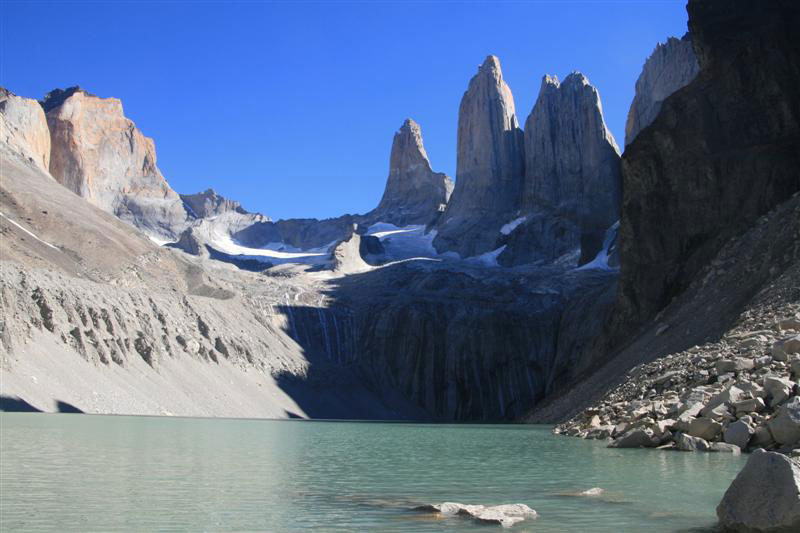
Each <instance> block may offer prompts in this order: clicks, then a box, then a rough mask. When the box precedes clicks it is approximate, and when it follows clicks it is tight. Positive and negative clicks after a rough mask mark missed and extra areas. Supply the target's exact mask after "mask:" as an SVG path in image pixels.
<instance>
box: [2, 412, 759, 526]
mask: <svg viewBox="0 0 800 533" xmlns="http://www.w3.org/2000/svg"><path fill="white" fill-rule="evenodd" d="M744 460H745V459H744V458H740V457H732V456H731V455H728V454H711V453H705V454H702V453H681V452H668V451H654V450H619V449H608V448H605V447H604V446H603V445H602V444H601V443H598V442H588V441H582V440H579V439H573V438H567V437H557V436H554V435H552V434H551V433H550V428H549V427H543V426H522V425H481V426H476V425H429V424H395V423H376V422H369V423H359V422H306V421H269V420H230V419H190V418H158V417H132V416H86V415H45V414H23V413H4V414H2V415H0V528H2V529H3V530H4V531H5V530H7V531H152V530H184V531H185V530H190V531H270V532H283V531H301V530H313V531H397V532H422V531H424V532H428V531H470V530H478V529H482V530H485V531H490V530H498V531H499V530H501V529H500V528H499V527H498V526H487V525H476V524H473V523H471V522H468V521H466V520H465V519H463V518H459V517H450V518H440V517H437V516H435V515H430V514H425V513H420V512H415V511H412V510H411V509H412V508H413V507H414V506H416V505H419V504H424V503H439V502H443V501H455V502H461V503H475V504H487V505H490V504H491V505H493V504H501V503H525V504H527V505H529V506H530V507H532V508H534V509H536V510H537V511H538V512H539V518H538V519H536V520H534V521H529V522H523V523H521V524H517V525H516V526H514V527H513V528H511V531H531V532H533V531H536V532H554V531H593V532H605V531H607V532H611V531H613V532H618V531H648V532H656V531H703V530H705V529H707V528H708V529H710V528H712V527H713V525H714V522H715V517H714V507H715V506H716V504H717V503H718V502H719V500H720V499H721V497H722V494H723V492H724V491H725V488H726V487H727V486H728V484H729V483H730V481H731V480H732V479H733V478H734V477H735V476H736V473H737V472H738V471H739V469H740V468H741V466H742V465H743V463H744ZM593 487H601V488H603V489H605V492H604V493H603V494H602V495H601V496H600V497H586V496H574V495H573V494H575V493H578V492H580V491H583V490H586V489H590V488H593Z"/></svg>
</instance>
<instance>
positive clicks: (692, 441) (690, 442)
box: [675, 433, 711, 452]
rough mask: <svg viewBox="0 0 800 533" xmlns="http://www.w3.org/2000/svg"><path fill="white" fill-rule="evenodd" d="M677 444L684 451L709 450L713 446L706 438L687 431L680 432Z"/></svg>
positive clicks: (676, 440)
mask: <svg viewBox="0 0 800 533" xmlns="http://www.w3.org/2000/svg"><path fill="white" fill-rule="evenodd" d="M675 446H676V447H677V448H678V449H679V450H681V451H683V452H697V451H700V452H707V451H708V450H709V449H710V448H711V447H710V446H709V444H708V442H707V441H706V440H705V439H701V438H699V437H692V436H691V435H687V434H686V433H679V434H678V436H677V438H676V439H675Z"/></svg>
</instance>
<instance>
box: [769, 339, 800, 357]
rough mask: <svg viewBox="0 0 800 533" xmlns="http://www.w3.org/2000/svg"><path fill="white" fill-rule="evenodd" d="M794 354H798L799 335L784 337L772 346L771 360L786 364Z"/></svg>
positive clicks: (799, 352) (799, 351) (799, 349)
mask: <svg viewBox="0 0 800 533" xmlns="http://www.w3.org/2000/svg"><path fill="white" fill-rule="evenodd" d="M794 354H800V335H793V336H791V337H786V338H785V339H781V340H779V341H775V343H774V344H773V345H772V358H773V359H775V360H776V361H783V362H786V361H788V360H789V356H790V355H794Z"/></svg>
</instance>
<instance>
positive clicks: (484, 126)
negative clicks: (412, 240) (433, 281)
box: [435, 56, 524, 256]
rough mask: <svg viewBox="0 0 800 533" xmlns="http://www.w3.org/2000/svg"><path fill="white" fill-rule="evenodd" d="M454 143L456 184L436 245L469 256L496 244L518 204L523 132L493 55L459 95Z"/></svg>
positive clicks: (522, 159)
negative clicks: (456, 141)
mask: <svg viewBox="0 0 800 533" xmlns="http://www.w3.org/2000/svg"><path fill="white" fill-rule="evenodd" d="M457 144H458V148H457V162H456V185H455V189H454V191H453V196H452V198H451V199H450V203H449V204H448V206H447V210H446V212H445V215H444V217H443V222H442V224H441V225H440V227H439V234H438V236H437V239H436V241H435V245H436V247H437V249H439V250H440V251H444V250H454V251H457V252H458V253H459V254H461V255H462V256H469V255H475V254H476V253H483V252H486V251H489V250H490V249H491V247H492V246H493V245H494V244H495V240H496V237H497V232H498V231H499V228H500V227H501V226H502V225H503V224H505V223H506V222H508V220H507V219H508V216H509V214H510V213H513V212H514V211H516V210H517V209H518V207H519V199H520V192H521V185H522V174H523V165H524V155H523V137H522V130H520V128H519V123H518V121H517V116H516V111H515V108H514V97H513V95H512V94H511V89H510V88H509V87H508V85H507V84H506V82H505V81H504V80H503V73H502V70H501V68H500V61H499V60H498V59H497V57H495V56H489V57H487V58H486V60H485V61H484V62H483V64H482V65H481V66H480V67H479V69H478V73H477V74H476V75H475V76H473V78H472V79H471V80H470V82H469V85H468V87H467V91H466V92H465V93H464V96H463V97H462V99H461V105H460V107H459V113H458V143H457ZM465 224H466V225H469V226H471V229H467V226H466V225H465Z"/></svg>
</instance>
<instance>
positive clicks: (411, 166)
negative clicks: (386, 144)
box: [367, 118, 453, 226]
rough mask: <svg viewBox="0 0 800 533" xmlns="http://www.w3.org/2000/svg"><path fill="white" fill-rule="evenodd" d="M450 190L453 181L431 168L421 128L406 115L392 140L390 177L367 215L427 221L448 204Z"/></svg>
mask: <svg viewBox="0 0 800 533" xmlns="http://www.w3.org/2000/svg"><path fill="white" fill-rule="evenodd" d="M452 191H453V182H452V180H451V179H450V178H449V177H447V175H445V174H443V173H441V172H434V171H433V170H432V169H431V164H430V161H429V160H428V154H427V152H426V151H425V146H424V144H423V141H422V130H421V128H420V126H419V124H417V123H416V122H414V120H412V119H410V118H408V119H406V120H405V122H403V125H402V126H401V127H400V129H399V130H398V131H397V132H396V133H395V134H394V139H393V140H392V152H391V156H390V159H389V177H388V178H387V180H386V188H385V189H384V192H383V197H382V198H381V201H380V203H379V204H378V207H377V208H376V209H375V210H374V211H373V212H372V213H370V214H369V215H367V216H368V217H369V218H374V219H375V221H378V220H380V221H381V222H388V223H391V224H396V225H398V226H405V225H408V224H430V223H432V222H434V221H435V219H436V218H437V216H438V215H439V213H440V212H441V210H442V209H443V207H444V205H446V204H447V201H448V199H449V198H450V193H451V192H452Z"/></svg>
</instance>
